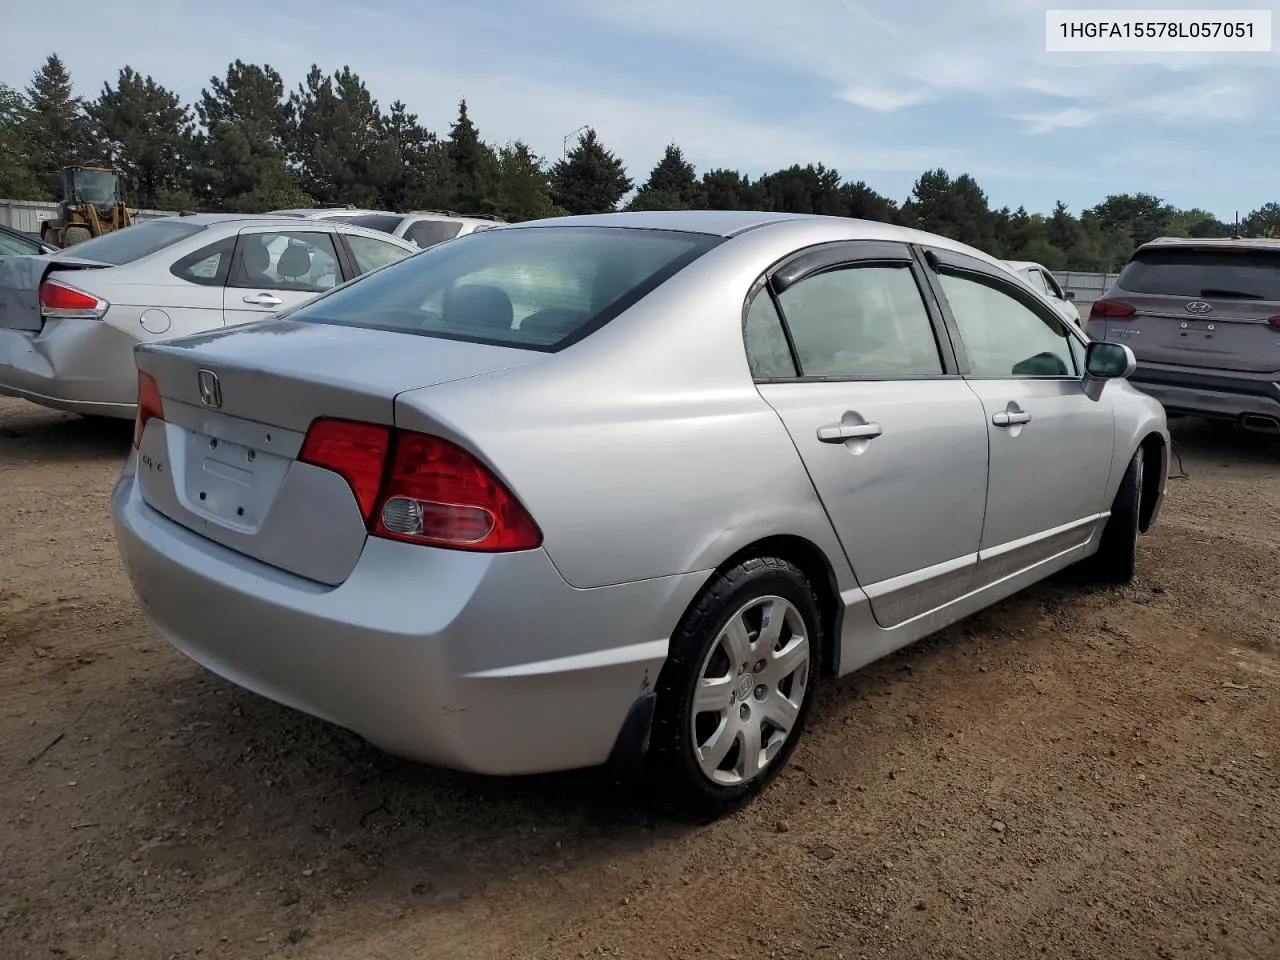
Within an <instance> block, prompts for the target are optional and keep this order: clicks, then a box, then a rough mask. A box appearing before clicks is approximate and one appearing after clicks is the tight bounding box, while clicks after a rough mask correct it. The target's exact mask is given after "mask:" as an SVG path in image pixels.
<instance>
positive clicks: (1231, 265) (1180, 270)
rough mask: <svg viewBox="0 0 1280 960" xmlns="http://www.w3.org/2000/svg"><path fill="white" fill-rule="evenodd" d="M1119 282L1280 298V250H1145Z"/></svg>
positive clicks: (1133, 287) (1174, 293)
mask: <svg viewBox="0 0 1280 960" xmlns="http://www.w3.org/2000/svg"><path fill="white" fill-rule="evenodd" d="M1116 286H1118V287H1120V288H1121V289H1122V290H1127V291H1129V292H1130V293H1154V294H1165V295H1167V296H1171V297H1219V298H1223V299H1232V298H1238V299H1241V300H1280V253H1271V252H1268V251H1264V250H1203V249H1202V250H1177V249H1163V250H1161V249H1154V250H1140V251H1138V252H1137V253H1135V254H1134V255H1133V259H1132V260H1130V261H1129V263H1128V264H1126V265H1125V268H1124V270H1122V271H1121V272H1120V278H1119V279H1118V280H1117V281H1116Z"/></svg>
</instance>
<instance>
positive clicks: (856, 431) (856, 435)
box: [818, 423, 884, 443]
mask: <svg viewBox="0 0 1280 960" xmlns="http://www.w3.org/2000/svg"><path fill="white" fill-rule="evenodd" d="M883 432H884V431H883V430H881V429H880V424H878V423H832V424H829V425H828V426H825V427H819V428H818V439H819V440H821V441H822V442H823V443H844V442H845V441H846V440H874V439H875V438H876V437H878V436H880V434H881V433H883Z"/></svg>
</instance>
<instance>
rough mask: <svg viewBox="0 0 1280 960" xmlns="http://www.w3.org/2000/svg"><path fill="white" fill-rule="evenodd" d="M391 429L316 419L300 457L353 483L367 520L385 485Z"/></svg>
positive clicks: (374, 425)
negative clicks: (383, 484) (383, 482)
mask: <svg viewBox="0 0 1280 960" xmlns="http://www.w3.org/2000/svg"><path fill="white" fill-rule="evenodd" d="M390 441H391V429H390V428H389V427H382V426H378V425H377V424H373V423H355V422H353V421H351V420H330V419H327V418H324V419H320V420H316V421H315V422H313V423H312V424H311V428H310V429H309V430H307V436H306V439H305V440H303V441H302V452H301V453H300V454H298V459H299V460H301V461H302V462H303V463H310V464H312V465H314V466H317V467H324V468H325V469H326V470H332V471H333V472H334V473H336V474H339V475H341V476H342V477H343V479H345V480H346V481H347V483H349V484H351V490H352V492H353V493H355V495H356V502H357V503H359V504H360V514H361V515H362V516H363V517H364V519H365V522H366V523H368V521H369V517H370V516H371V515H372V514H373V507H374V504H375V503H376V502H377V500H378V489H379V488H380V487H381V486H382V473H383V470H384V468H385V467H386V463H387V447H388V444H389V443H390Z"/></svg>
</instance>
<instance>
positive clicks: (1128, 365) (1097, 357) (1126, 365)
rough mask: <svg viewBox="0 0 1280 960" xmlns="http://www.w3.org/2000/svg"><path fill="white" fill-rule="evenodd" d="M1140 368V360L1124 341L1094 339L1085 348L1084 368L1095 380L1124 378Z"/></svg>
mask: <svg viewBox="0 0 1280 960" xmlns="http://www.w3.org/2000/svg"><path fill="white" fill-rule="evenodd" d="M1137 368H1138V361H1137V359H1136V358H1135V357H1134V355H1133V351H1132V350H1130V349H1129V348H1128V347H1127V346H1125V345H1124V344H1123V343H1107V342H1106V341H1105V340H1094V341H1093V342H1091V343H1090V344H1089V346H1088V347H1086V348H1085V353H1084V369H1085V372H1086V373H1087V374H1088V375H1089V376H1090V377H1092V378H1093V379H1095V380H1123V379H1124V378H1125V377H1127V376H1129V375H1130V374H1132V373H1133V371H1134V370H1136V369H1137Z"/></svg>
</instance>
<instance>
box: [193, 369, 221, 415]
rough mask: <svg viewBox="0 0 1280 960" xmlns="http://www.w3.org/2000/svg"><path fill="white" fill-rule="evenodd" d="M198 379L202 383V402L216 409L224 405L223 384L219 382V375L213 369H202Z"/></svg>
mask: <svg viewBox="0 0 1280 960" xmlns="http://www.w3.org/2000/svg"><path fill="white" fill-rule="evenodd" d="M197 379H198V382H199V384H200V402H201V403H203V404H204V405H205V406H206V407H213V408H214V409H215V410H216V409H217V408H218V407H220V406H222V384H220V383H219V382H218V375H217V374H216V373H214V372H213V371H212V370H201V371H200V372H199V373H198V374H197Z"/></svg>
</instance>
